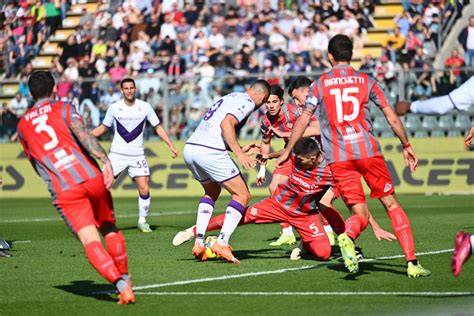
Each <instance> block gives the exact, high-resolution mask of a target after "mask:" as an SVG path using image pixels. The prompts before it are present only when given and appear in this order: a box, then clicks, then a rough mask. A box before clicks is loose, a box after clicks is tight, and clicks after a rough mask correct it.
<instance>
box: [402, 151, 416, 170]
mask: <svg viewBox="0 0 474 316" xmlns="http://www.w3.org/2000/svg"><path fill="white" fill-rule="evenodd" d="M403 160H405V166H407V167H410V171H411V172H415V170H416V167H417V166H418V158H416V155H415V152H414V151H413V149H412V148H411V147H408V148H403Z"/></svg>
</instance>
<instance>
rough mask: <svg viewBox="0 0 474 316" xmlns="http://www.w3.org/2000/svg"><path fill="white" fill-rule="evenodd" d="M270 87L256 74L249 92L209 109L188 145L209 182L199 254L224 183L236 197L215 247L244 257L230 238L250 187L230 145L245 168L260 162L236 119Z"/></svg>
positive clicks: (194, 166) (199, 224)
mask: <svg viewBox="0 0 474 316" xmlns="http://www.w3.org/2000/svg"><path fill="white" fill-rule="evenodd" d="M269 93H270V86H269V85H268V83H267V82H266V81H265V80H257V81H256V82H255V83H253V84H252V85H251V86H250V87H249V89H248V90H247V92H246V93H231V94H228V95H226V96H224V97H222V98H220V99H219V100H217V102H216V103H214V105H213V106H212V107H211V109H210V110H209V111H208V112H207V113H206V115H205V116H204V118H203V119H202V121H201V123H200V124H199V126H198V127H197V129H196V131H195V132H194V133H193V135H191V137H190V138H189V139H188V141H187V142H186V145H185V146H184V150H183V155H184V161H185V162H186V165H187V166H188V168H189V170H191V172H192V174H193V176H194V178H195V179H196V180H197V181H199V182H200V183H201V185H202V187H203V188H204V195H203V196H202V198H201V199H200V201H199V206H198V210H197V219H196V242H195V244H194V247H193V249H192V253H193V255H194V256H195V258H197V259H201V258H202V256H203V255H205V251H206V247H205V246H204V234H205V232H206V228H207V225H208V223H209V220H210V218H211V216H212V212H213V209H214V203H215V201H216V200H217V198H218V197H219V195H220V192H221V187H224V188H225V189H226V190H227V191H228V192H229V193H230V194H231V201H230V203H229V204H228V206H227V209H226V216H225V220H224V225H223V226H222V229H221V232H220V234H219V238H218V240H217V242H216V243H214V245H213V249H212V250H213V251H214V252H215V253H217V254H218V255H220V256H222V257H224V258H225V259H226V260H227V261H228V262H231V263H239V260H238V259H237V258H235V257H234V255H233V254H232V251H231V250H230V248H229V247H228V243H229V239H230V236H231V235H232V233H233V232H234V230H235V228H236V227H237V225H238V223H239V221H240V219H241V218H242V215H243V214H244V212H245V206H246V205H247V203H248V202H249V200H250V192H249V190H248V187H247V184H246V183H245V181H244V179H243V178H242V175H241V174H240V170H239V167H238V166H237V165H236V164H235V162H234V161H233V160H232V158H231V157H230V156H229V153H228V152H227V148H229V149H230V150H232V152H233V153H234V154H235V156H236V157H237V159H238V160H239V162H240V164H241V165H242V166H243V167H244V168H245V169H250V168H254V167H255V164H256V162H255V159H254V158H252V157H250V156H248V155H247V154H246V151H247V150H248V149H250V147H252V145H251V146H245V147H244V148H241V147H240V144H239V142H238V140H237V135H236V131H235V130H236V127H237V125H239V124H243V123H245V119H246V118H247V117H248V116H249V115H250V113H252V111H254V110H256V109H258V108H259V107H260V106H261V105H262V104H264V103H265V102H267V99H268V96H269Z"/></svg>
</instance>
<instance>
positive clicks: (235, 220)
mask: <svg viewBox="0 0 474 316" xmlns="http://www.w3.org/2000/svg"><path fill="white" fill-rule="evenodd" d="M244 213H245V206H243V205H242V204H240V203H239V202H237V201H234V200H232V201H230V203H229V205H227V209H226V211H225V218H224V224H223V225H222V229H221V233H220V234H219V238H218V239H217V243H218V244H219V245H221V246H227V245H228V244H229V239H230V236H231V235H232V233H233V232H234V230H235V228H236V227H237V225H239V222H240V219H241V218H242V216H243V214H244Z"/></svg>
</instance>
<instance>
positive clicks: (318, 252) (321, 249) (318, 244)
mask: <svg viewBox="0 0 474 316" xmlns="http://www.w3.org/2000/svg"><path fill="white" fill-rule="evenodd" d="M303 248H304V249H306V250H307V251H309V252H311V253H312V254H313V255H314V256H315V257H316V259H317V260H322V261H326V260H328V259H329V257H330V256H331V245H330V244H329V240H328V239H327V238H326V240H313V241H311V242H309V243H308V242H305V243H303Z"/></svg>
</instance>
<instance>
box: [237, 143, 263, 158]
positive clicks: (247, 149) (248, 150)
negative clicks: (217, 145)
mask: <svg viewBox="0 0 474 316" xmlns="http://www.w3.org/2000/svg"><path fill="white" fill-rule="evenodd" d="M260 151H261V146H260V145H257V144H255V143H251V144H247V145H244V146H242V152H243V153H244V154H246V155H247V156H252V155H255V154H259V153H260Z"/></svg>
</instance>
